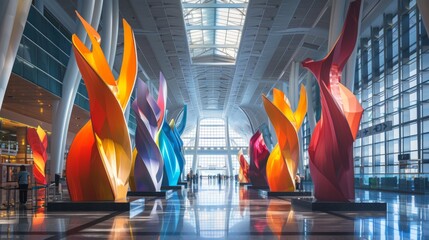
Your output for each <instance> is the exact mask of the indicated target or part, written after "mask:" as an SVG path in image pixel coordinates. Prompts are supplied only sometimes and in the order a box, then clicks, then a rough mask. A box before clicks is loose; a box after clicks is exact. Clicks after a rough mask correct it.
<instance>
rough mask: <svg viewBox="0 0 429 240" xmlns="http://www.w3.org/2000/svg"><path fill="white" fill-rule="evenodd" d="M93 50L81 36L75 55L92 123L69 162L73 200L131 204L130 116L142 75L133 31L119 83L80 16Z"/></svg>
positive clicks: (78, 137) (129, 33)
mask: <svg viewBox="0 0 429 240" xmlns="http://www.w3.org/2000/svg"><path fill="white" fill-rule="evenodd" d="M76 14H77V16H78V17H79V19H80V21H81V22H82V24H83V26H84V28H85V30H86V32H87V33H88V37H89V39H90V40H91V43H92V49H91V50H90V49H88V48H87V47H86V46H85V44H84V43H83V42H82V41H81V40H80V39H79V38H78V37H77V36H76V35H75V34H73V36H72V42H73V51H74V55H75V58H76V62H77V65H78V67H79V70H80V72H81V73H82V77H83V80H84V82H85V85H86V88H87V90H88V97H89V105H90V115H91V119H90V120H89V121H88V122H87V123H86V124H85V125H84V126H83V127H82V129H81V130H80V131H79V132H78V133H77V135H76V137H75V139H74V141H73V143H72V145H71V147H70V151H69V154H68V157H67V166H66V171H67V184H68V188H69V192H70V197H71V199H72V201H91V200H92V201H93V200H115V201H123V200H125V199H126V196H127V191H128V177H129V175H130V171H131V163H132V158H131V157H132V151H131V140H130V136H129V133H128V127H127V123H126V120H125V117H124V111H125V108H126V106H127V103H128V101H129V98H130V95H131V92H132V89H133V88H134V83H135V80H136V76H137V54H136V46H135V40H134V34H133V31H132V29H131V27H130V25H128V23H127V22H126V21H125V20H123V25H124V27H123V28H124V53H123V59H122V67H121V72H120V74H119V77H118V79H117V80H115V77H114V76H113V73H112V71H111V70H110V67H109V64H108V62H107V60H106V58H105V56H104V54H103V51H102V49H101V46H100V40H101V39H100V35H99V34H98V33H97V32H96V30H95V29H94V28H92V26H91V25H90V24H88V23H87V22H86V21H85V20H84V19H83V18H82V17H81V16H80V15H79V13H77V12H76Z"/></svg>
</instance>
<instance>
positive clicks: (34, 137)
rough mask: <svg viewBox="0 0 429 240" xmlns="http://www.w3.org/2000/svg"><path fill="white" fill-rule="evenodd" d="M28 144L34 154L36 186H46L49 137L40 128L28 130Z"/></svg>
mask: <svg viewBox="0 0 429 240" xmlns="http://www.w3.org/2000/svg"><path fill="white" fill-rule="evenodd" d="M27 142H28V144H29V145H30V148H31V151H32V152H33V163H34V167H33V175H34V180H35V182H36V184H41V185H46V175H45V166H46V160H47V159H48V154H47V153H46V149H47V147H48V137H47V136H46V132H45V131H44V130H43V129H42V128H41V127H40V126H37V129H35V128H28V129H27Z"/></svg>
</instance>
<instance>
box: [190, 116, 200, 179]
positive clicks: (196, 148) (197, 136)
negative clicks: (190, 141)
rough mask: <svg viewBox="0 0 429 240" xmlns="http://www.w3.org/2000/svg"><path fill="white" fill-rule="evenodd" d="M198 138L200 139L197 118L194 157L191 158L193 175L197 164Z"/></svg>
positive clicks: (198, 120)
mask: <svg viewBox="0 0 429 240" xmlns="http://www.w3.org/2000/svg"><path fill="white" fill-rule="evenodd" d="M199 138H200V118H197V127H196V130H195V145H194V156H193V157H192V172H193V173H196V170H197V164H198V158H197V151H198V139H199Z"/></svg>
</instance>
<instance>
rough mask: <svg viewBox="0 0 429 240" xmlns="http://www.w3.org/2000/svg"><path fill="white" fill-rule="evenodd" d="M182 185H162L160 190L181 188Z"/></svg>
mask: <svg viewBox="0 0 429 240" xmlns="http://www.w3.org/2000/svg"><path fill="white" fill-rule="evenodd" d="M183 188H184V186H183V185H176V186H162V187H161V190H180V191H181V190H183Z"/></svg>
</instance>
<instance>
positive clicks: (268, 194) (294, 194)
mask: <svg viewBox="0 0 429 240" xmlns="http://www.w3.org/2000/svg"><path fill="white" fill-rule="evenodd" d="M258 193H259V196H261V197H263V198H267V197H305V196H307V197H309V196H311V192H272V191H270V190H269V189H267V190H265V189H259V190H258Z"/></svg>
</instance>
